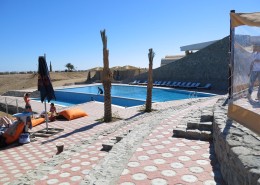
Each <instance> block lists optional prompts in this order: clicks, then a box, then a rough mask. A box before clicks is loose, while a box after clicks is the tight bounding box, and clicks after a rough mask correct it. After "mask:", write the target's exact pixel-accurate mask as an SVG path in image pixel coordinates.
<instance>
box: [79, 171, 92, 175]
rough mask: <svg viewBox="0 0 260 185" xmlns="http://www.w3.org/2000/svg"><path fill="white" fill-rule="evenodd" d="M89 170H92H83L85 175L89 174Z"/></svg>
mask: <svg viewBox="0 0 260 185" xmlns="http://www.w3.org/2000/svg"><path fill="white" fill-rule="evenodd" d="M89 171H90V170H83V171H81V173H82V174H84V175H87V174H89Z"/></svg>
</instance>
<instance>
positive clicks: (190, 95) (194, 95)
mask: <svg viewBox="0 0 260 185" xmlns="http://www.w3.org/2000/svg"><path fill="white" fill-rule="evenodd" d="M197 97H198V95H197V92H196V91H192V92H190V94H189V99H193V98H197Z"/></svg>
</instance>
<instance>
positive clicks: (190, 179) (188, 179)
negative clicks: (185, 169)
mask: <svg viewBox="0 0 260 185" xmlns="http://www.w3.org/2000/svg"><path fill="white" fill-rule="evenodd" d="M181 179H182V180H183V181H185V182H196V181H197V180H198V178H197V177H196V176H194V175H183V176H182V177H181Z"/></svg>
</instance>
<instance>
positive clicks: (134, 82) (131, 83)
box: [129, 80, 137, 85]
mask: <svg viewBox="0 0 260 185" xmlns="http://www.w3.org/2000/svg"><path fill="white" fill-rule="evenodd" d="M136 82H137V80H135V81H133V82H130V83H129V85H133V84H136Z"/></svg>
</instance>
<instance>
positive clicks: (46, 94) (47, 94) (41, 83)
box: [38, 56, 56, 131]
mask: <svg viewBox="0 0 260 185" xmlns="http://www.w3.org/2000/svg"><path fill="white" fill-rule="evenodd" d="M38 62H39V65H38V91H40V95H41V102H43V101H44V102H45V112H47V110H46V99H47V100H48V102H50V101H51V100H52V99H54V100H56V97H55V94H54V90H53V87H52V83H51V79H50V75H49V70H48V66H47V63H46V60H45V57H43V56H40V57H39V59H38ZM46 128H47V131H48V119H47V114H46Z"/></svg>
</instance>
